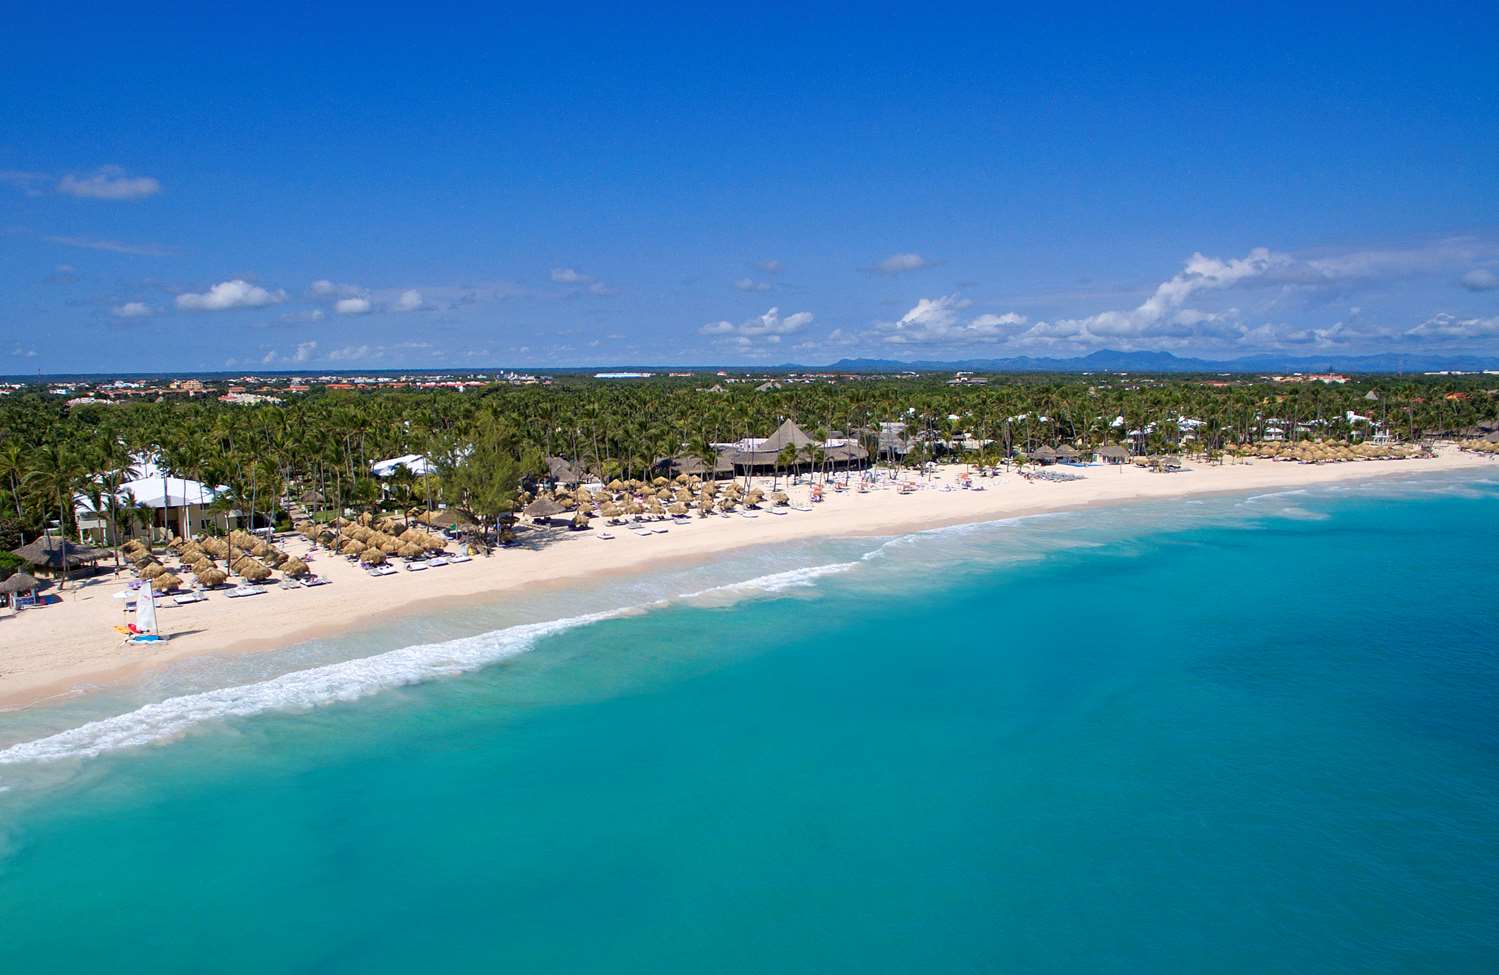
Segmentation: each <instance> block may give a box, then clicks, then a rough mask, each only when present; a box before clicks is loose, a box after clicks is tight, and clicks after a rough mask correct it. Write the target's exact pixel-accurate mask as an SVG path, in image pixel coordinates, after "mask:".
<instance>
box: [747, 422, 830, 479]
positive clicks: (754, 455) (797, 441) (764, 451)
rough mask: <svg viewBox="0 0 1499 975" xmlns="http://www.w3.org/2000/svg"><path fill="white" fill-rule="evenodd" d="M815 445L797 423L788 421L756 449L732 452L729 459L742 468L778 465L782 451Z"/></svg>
mask: <svg viewBox="0 0 1499 975" xmlns="http://www.w3.org/2000/svg"><path fill="white" fill-rule="evenodd" d="M814 445H815V443H814V441H813V440H812V438H811V437H809V436H807V435H806V434H805V433H803V432H802V428H801V427H799V426H797V425H796V421H794V420H787V421H786V422H784V423H782V424H781V425H780V426H779V427H777V428H776V432H775V433H772V434H771V435H770V436H768V437H766V438H765V439H764V440H763V441H761V442H760V444H759V445H758V446H756V447H755V449H753V450H736V451H732V452H731V454H730V456H729V459H730V460H732V461H733V462H734V463H735V464H738V465H739V466H741V467H757V466H761V465H766V464H775V463H778V462H779V457H780V453H781V451H782V450H784V449H785V448H787V447H795V448H796V449H797V450H801V449H802V448H803V447H811V446H814Z"/></svg>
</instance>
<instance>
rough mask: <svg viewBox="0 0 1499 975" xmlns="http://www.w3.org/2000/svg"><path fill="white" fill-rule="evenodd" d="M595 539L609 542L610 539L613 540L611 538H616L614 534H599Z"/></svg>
mask: <svg viewBox="0 0 1499 975" xmlns="http://www.w3.org/2000/svg"><path fill="white" fill-rule="evenodd" d="M595 537H596V538H601V539H603V540H604V541H606V542H607V541H609V540H610V539H611V538H613V537H614V534H613V533H612V532H599V533H598V535H597V536H595Z"/></svg>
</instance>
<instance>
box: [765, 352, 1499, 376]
mask: <svg viewBox="0 0 1499 975" xmlns="http://www.w3.org/2000/svg"><path fill="white" fill-rule="evenodd" d="M799 368H806V367H804V366H778V367H776V369H778V370H779V369H787V370H794V369H799ZM822 368H823V369H825V370H827V371H829V372H907V371H912V370H914V371H917V372H958V371H964V372H1209V373H1216V372H1229V373H1267V372H1269V373H1290V372H1377V373H1398V372H1415V373H1420V372H1436V371H1441V370H1450V371H1461V372H1478V371H1482V370H1484V369H1499V358H1496V357H1494V356H1477V355H1448V356H1437V355H1416V354H1408V353H1402V354H1394V353H1385V354H1381V355H1323V356H1287V355H1273V354H1271V355H1254V356H1248V357H1246V358H1243V359H1223V360H1216V359H1194V358H1188V357H1183V356H1178V355H1173V354H1172V353H1170V352H1116V351H1114V350H1112V349H1100V350H1099V351H1097V352H1092V353H1089V354H1088V355H1085V356H1079V357H1077V358H1073V359H1050V358H1037V357H1034V356H1014V357H1011V358H1005V359H957V360H952V361H936V360H918V361H915V362H901V361H899V360H896V359H840V360H838V361H837V362H835V363H833V364H832V365H830V366H824V367H822Z"/></svg>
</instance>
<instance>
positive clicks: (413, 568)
mask: <svg viewBox="0 0 1499 975" xmlns="http://www.w3.org/2000/svg"><path fill="white" fill-rule="evenodd" d="M406 571H407V572H425V571H427V563H425V562H407V563H406Z"/></svg>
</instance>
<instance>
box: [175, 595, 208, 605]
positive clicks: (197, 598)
mask: <svg viewBox="0 0 1499 975" xmlns="http://www.w3.org/2000/svg"><path fill="white" fill-rule="evenodd" d="M172 602H173V603H175V604H177V605H178V606H191V605H192V604H193V603H206V602H208V597H207V596H205V595H203V594H202V593H201V592H189V593H183V594H182V595H181V596H173V597H172Z"/></svg>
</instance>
